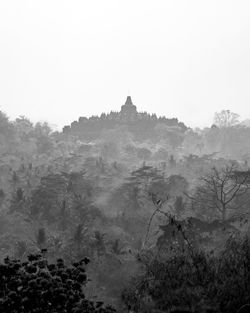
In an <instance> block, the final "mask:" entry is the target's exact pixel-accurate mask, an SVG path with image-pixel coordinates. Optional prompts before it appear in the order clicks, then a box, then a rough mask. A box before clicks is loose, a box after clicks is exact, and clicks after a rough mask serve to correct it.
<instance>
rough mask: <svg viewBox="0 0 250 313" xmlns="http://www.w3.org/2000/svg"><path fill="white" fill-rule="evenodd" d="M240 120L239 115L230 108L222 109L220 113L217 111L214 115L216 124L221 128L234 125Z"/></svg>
mask: <svg viewBox="0 0 250 313" xmlns="http://www.w3.org/2000/svg"><path fill="white" fill-rule="evenodd" d="M238 122H239V115H238V114H237V113H233V112H231V111H230V110H222V111H221V112H220V113H218V112H216V113H215V115H214V124H215V125H216V126H218V127H220V128H224V127H230V126H234V125H236V124H238Z"/></svg>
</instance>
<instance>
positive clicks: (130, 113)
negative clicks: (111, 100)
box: [120, 96, 138, 119]
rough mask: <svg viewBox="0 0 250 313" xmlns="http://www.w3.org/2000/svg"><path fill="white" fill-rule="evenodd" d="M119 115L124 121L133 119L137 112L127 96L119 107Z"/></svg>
mask: <svg viewBox="0 0 250 313" xmlns="http://www.w3.org/2000/svg"><path fill="white" fill-rule="evenodd" d="M120 114H121V117H122V118H124V119H133V118H135V117H136V116H137V114H138V112H137V109H136V106H135V105H134V104H133V102H132V99H131V96H127V100H126V102H125V104H124V105H122V106H121V111H120Z"/></svg>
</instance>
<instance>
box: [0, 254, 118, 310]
mask: <svg viewBox="0 0 250 313" xmlns="http://www.w3.org/2000/svg"><path fill="white" fill-rule="evenodd" d="M45 253H46V251H45V250H42V254H36V255H29V256H28V260H27V262H23V263H22V262H21V261H20V260H11V259H9V258H8V257H7V258H5V260H4V263H3V264H0V275H1V277H2V279H1V283H0V311H1V312H6V313H17V312H18V313H31V312H37V313H48V312H50V313H59V312H68V313H73V312H75V313H76V312H83V313H87V312H88V313H112V312H115V310H114V309H113V308H111V307H109V306H107V307H104V306H103V302H101V301H98V302H96V303H94V302H93V301H90V300H88V299H86V297H85V294H84V292H83V288H82V287H83V286H85V285H86V284H87V281H88V279H87V275H86V265H87V264H88V263H89V259H88V258H83V259H82V260H81V261H79V262H75V263H73V264H72V266H69V267H68V266H66V265H65V263H64V260H63V259H57V261H56V263H49V262H48V260H47V259H46V258H45V257H44V254H45Z"/></svg>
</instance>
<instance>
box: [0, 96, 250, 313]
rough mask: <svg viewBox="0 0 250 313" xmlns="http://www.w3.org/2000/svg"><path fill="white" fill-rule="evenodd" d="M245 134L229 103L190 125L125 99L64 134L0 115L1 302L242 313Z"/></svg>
mask: <svg viewBox="0 0 250 313" xmlns="http://www.w3.org/2000/svg"><path fill="white" fill-rule="evenodd" d="M249 141H250V126H249V125H248V124H247V121H243V122H241V121H240V119H239V116H238V115H237V114H236V113H233V112H230V111H229V110H225V111H222V112H220V113H216V114H215V118H214V121H213V123H212V125H211V127H210V128H204V129H191V128H189V127H188V126H186V125H184V124H183V123H182V122H180V121H178V119H177V118H166V117H157V116H156V115H155V114H152V115H150V114H148V113H146V112H141V113H140V112H137V108H136V106H135V105H134V104H133V102H132V99H131V97H127V100H126V102H125V104H124V105H122V107H121V111H120V112H110V113H109V114H106V113H102V114H101V115H100V116H99V117H98V116H92V117H90V118H85V117H80V118H79V120H78V121H75V122H72V123H71V125H70V126H65V127H64V129H63V131H62V132H58V131H57V132H55V131H53V130H52V129H51V128H50V127H49V125H48V124H47V123H37V124H35V125H34V124H33V123H32V122H31V121H30V120H29V119H28V118H26V117H24V116H21V117H19V118H17V119H16V120H15V121H10V120H9V118H8V117H7V115H6V114H4V113H2V112H1V113H0V256H1V260H2V263H1V265H0V270H1V275H2V277H4V280H2V282H1V286H0V294H1V295H0V307H1V308H2V310H5V312H47V311H51V312H56V313H57V312H58V313H59V312H71V311H72V312H100V313H101V312H112V311H113V308H114V309H116V310H117V311H118V312H127V311H128V310H130V311H132V312H138V313H139V312H143V313H147V312H158V313H159V312H162V313H163V312H174V311H177V310H179V311H180V310H186V311H189V312H218V313H224V312H228V313H229V312H230V313H231V312H237V310H238V309H239V308H240V307H241V306H243V305H244V304H246V303H248V302H249V288H250V284H249V282H250V280H249V277H250V276H249V264H250V259H249V255H250V245H249V222H248V218H249V213H250V211H249V205H250V171H249V161H250V149H249V145H248V142H249ZM7 256H8V257H7ZM83 260H85V261H86V262H85V261H83ZM85 263H86V264H85ZM87 263H89V264H88V265H87ZM72 264H73V265H72ZM84 264H85V265H87V266H85V265H84ZM80 272H81V273H80ZM87 277H89V280H87ZM48 286H50V289H48V288H47V287H48ZM35 290H36V291H35ZM54 293H55V294H56V297H55V298H53V297H52V294H54ZM20 294H21V295H22V297H20ZM32 297H35V298H34V299H36V305H35V306H34V303H35V302H33V304H32V301H31V299H32ZM24 299H25V300H24ZM48 299H49V300H48ZM49 303H50V304H49ZM110 305H111V306H112V307H113V308H111V307H110ZM17 307H18V308H20V307H21V309H22V310H23V311H20V309H19V311H18V309H17ZM39 310H40V311H39ZM46 310H47V311H46ZM63 310H64V311H63ZM70 310H71V311H70ZM202 310H203V311H202ZM206 310H207V311H206ZM209 310H210V311H209Z"/></svg>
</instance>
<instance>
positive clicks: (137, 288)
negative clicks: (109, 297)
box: [123, 237, 250, 313]
mask: <svg viewBox="0 0 250 313" xmlns="http://www.w3.org/2000/svg"><path fill="white" fill-rule="evenodd" d="M144 265H145V273H144V275H143V276H140V277H137V278H135V279H134V281H133V284H132V285H131V288H130V289H128V290H126V291H125V292H124V293H123V300H124V301H125V303H126V304H127V305H128V306H131V307H132V308H133V309H134V311H135V312H148V311H152V312H153V311H154V310H157V312H170V311H171V312H172V310H173V312H175V310H187V311H190V312H216V313H233V312H238V310H239V308H241V307H242V306H244V305H245V304H247V303H250V240H249V238H248V237H244V238H240V237H239V238H231V239H230V240H229V241H228V242H227V245H226V247H225V249H224V251H223V252H222V253H221V254H220V255H214V254H213V253H210V254H206V253H204V252H202V251H194V250H192V249H191V248H190V250H189V252H188V253H187V252H185V253H183V252H181V251H180V252H179V253H175V254H174V255H172V257H168V258H165V259H160V258H159V257H158V258H157V257H155V258H153V259H151V260H150V261H149V260H147V262H145V264H144Z"/></svg>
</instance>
